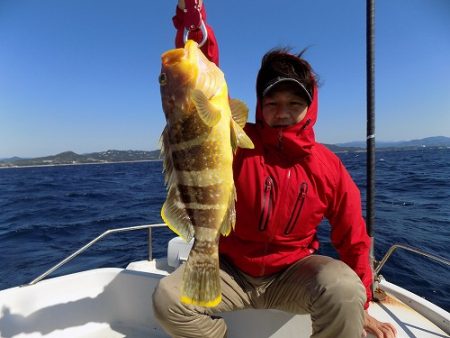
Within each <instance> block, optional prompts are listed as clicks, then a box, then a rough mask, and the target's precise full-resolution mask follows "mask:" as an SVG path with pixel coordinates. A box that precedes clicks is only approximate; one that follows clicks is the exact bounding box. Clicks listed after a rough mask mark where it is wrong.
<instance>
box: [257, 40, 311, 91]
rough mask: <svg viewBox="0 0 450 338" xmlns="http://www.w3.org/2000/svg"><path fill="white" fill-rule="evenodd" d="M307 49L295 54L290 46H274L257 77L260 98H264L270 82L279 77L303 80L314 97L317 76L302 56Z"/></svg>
mask: <svg viewBox="0 0 450 338" xmlns="http://www.w3.org/2000/svg"><path fill="white" fill-rule="evenodd" d="M305 51H306V49H304V50H302V51H301V52H300V53H298V54H293V53H291V50H290V48H274V49H271V50H269V51H268V52H267V53H266V54H265V55H264V56H263V58H262V61H261V68H260V69H259V72H258V76H257V78H256V94H257V96H258V99H261V98H262V96H263V95H262V94H263V92H264V90H265V89H266V87H267V86H268V84H269V83H271V82H272V81H273V80H274V79H275V78H277V77H286V78H292V79H295V80H297V81H299V82H301V83H302V84H303V85H304V87H305V88H306V90H307V91H308V92H309V94H310V96H311V97H313V94H314V87H315V86H316V85H317V81H316V78H317V76H316V74H315V73H314V71H313V69H312V67H311V65H310V64H309V63H308V62H307V61H306V60H305V59H303V58H302V55H303V53H304V52H305ZM305 94H306V93H305Z"/></svg>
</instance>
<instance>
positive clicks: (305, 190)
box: [300, 182, 308, 198]
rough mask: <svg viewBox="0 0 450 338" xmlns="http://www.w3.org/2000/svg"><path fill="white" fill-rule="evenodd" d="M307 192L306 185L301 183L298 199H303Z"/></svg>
mask: <svg viewBox="0 0 450 338" xmlns="http://www.w3.org/2000/svg"><path fill="white" fill-rule="evenodd" d="M307 191H308V184H307V183H306V182H303V183H302V184H301V186H300V197H301V198H305V197H306V192H307Z"/></svg>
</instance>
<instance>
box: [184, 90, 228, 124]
mask: <svg viewBox="0 0 450 338" xmlns="http://www.w3.org/2000/svg"><path fill="white" fill-rule="evenodd" d="M191 99H192V102H194V105H195V108H196V109H197V112H198V115H199V116H200V118H201V119H202V121H203V122H204V123H205V124H206V125H207V126H209V127H214V126H215V125H216V124H217V123H218V122H219V120H220V116H221V114H220V110H219V109H217V108H216V107H215V106H213V105H212V104H211V103H210V102H209V100H208V98H207V97H206V96H205V94H204V93H203V92H202V91H201V90H198V89H193V90H192V92H191Z"/></svg>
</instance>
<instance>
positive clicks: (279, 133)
mask: <svg viewBox="0 0 450 338" xmlns="http://www.w3.org/2000/svg"><path fill="white" fill-rule="evenodd" d="M278 149H280V150H282V149H283V131H282V130H281V129H280V130H279V131H278Z"/></svg>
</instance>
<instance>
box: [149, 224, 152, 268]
mask: <svg viewBox="0 0 450 338" xmlns="http://www.w3.org/2000/svg"><path fill="white" fill-rule="evenodd" d="M152 259H153V247H152V228H148V260H149V261H151V260H152Z"/></svg>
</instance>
